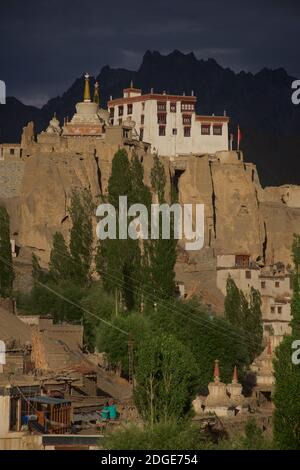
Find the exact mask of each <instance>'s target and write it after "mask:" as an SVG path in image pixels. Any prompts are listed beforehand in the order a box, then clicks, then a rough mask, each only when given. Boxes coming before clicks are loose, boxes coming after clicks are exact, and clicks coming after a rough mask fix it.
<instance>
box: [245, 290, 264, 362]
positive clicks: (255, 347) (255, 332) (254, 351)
mask: <svg viewBox="0 0 300 470" xmlns="http://www.w3.org/2000/svg"><path fill="white" fill-rule="evenodd" d="M243 328H244V331H245V334H246V335H247V337H248V338H249V339H250V346H249V357H250V360H251V362H252V361H253V360H254V359H255V358H256V357H257V356H259V354H260V353H261V352H262V349H263V348H262V342H263V331H264V330H263V321H262V314H261V296H260V292H259V291H258V290H257V289H254V288H253V287H251V290H250V301H249V308H248V311H247V315H246V316H245V319H244V325H243Z"/></svg>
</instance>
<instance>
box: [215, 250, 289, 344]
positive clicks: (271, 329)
mask: <svg viewBox="0 0 300 470" xmlns="http://www.w3.org/2000/svg"><path fill="white" fill-rule="evenodd" d="M228 276H230V277H231V278H232V279H233V280H234V282H235V283H236V285H237V287H238V288H239V289H241V290H242V291H243V292H245V293H246V294H249V292H250V289H251V287H253V288H254V289H257V290H258V291H259V292H260V295H261V300H262V306H261V311H262V318H263V323H264V333H265V335H275V336H283V335H284V334H289V333H290V331H291V330H290V326H289V323H290V321H291V297H292V282H291V273H290V272H289V271H288V270H287V269H286V268H285V267H284V266H282V265H281V264H280V263H278V264H277V265H274V266H264V267H260V265H259V263H256V262H253V261H251V258H250V255H249V254H228V255H218V256H217V287H218V288H219V289H220V290H221V292H222V293H223V294H224V295H226V283H227V279H228Z"/></svg>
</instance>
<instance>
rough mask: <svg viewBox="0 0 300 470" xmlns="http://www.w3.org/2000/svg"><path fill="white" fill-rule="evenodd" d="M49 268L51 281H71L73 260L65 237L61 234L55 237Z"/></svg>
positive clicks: (57, 233) (58, 233) (56, 234)
mask: <svg viewBox="0 0 300 470" xmlns="http://www.w3.org/2000/svg"><path fill="white" fill-rule="evenodd" d="M49 268H50V270H49V275H50V279H52V280H53V281H54V282H56V283H58V282H61V281H66V280H69V279H70V278H71V277H72V272H73V267H72V259H71V256H70V252H69V249H68V246H67V244H66V241H65V239H64V236H63V235H62V233H60V232H56V233H55V234H54V235H53V245H52V250H51V253H50V263H49Z"/></svg>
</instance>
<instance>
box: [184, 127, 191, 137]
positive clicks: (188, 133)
mask: <svg viewBox="0 0 300 470" xmlns="http://www.w3.org/2000/svg"><path fill="white" fill-rule="evenodd" d="M183 135H184V137H191V128H190V127H184V128H183Z"/></svg>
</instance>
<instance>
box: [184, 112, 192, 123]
mask: <svg viewBox="0 0 300 470" xmlns="http://www.w3.org/2000/svg"><path fill="white" fill-rule="evenodd" d="M182 123H183V125H186V126H190V125H191V124H192V116H191V115H190V114H183V115H182Z"/></svg>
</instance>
